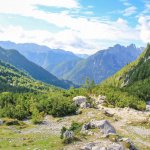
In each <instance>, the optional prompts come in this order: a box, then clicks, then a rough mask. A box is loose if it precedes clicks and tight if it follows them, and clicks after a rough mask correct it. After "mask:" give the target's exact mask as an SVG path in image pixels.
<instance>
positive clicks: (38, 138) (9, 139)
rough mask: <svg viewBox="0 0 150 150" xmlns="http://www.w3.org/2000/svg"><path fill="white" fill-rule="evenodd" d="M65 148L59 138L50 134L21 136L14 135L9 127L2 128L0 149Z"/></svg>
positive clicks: (0, 131)
mask: <svg viewBox="0 0 150 150" xmlns="http://www.w3.org/2000/svg"><path fill="white" fill-rule="evenodd" d="M62 147H63V144H62V141H61V139H60V138H59V136H56V135H48V134H19V133H14V132H13V131H12V130H11V129H9V127H7V126H0V149H2V150H5V149H6V150H26V149H27V148H30V149H35V148H38V149H42V150H43V149H50V150H60V149H61V148H62Z"/></svg>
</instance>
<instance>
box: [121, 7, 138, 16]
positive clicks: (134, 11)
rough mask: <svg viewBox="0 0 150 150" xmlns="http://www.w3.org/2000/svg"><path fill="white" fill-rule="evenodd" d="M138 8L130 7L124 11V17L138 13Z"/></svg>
mask: <svg viewBox="0 0 150 150" xmlns="http://www.w3.org/2000/svg"><path fill="white" fill-rule="evenodd" d="M136 10H137V8H136V7H135V6H130V7H128V8H126V9H125V10H124V11H123V15H124V16H131V15H133V14H135V13H136Z"/></svg>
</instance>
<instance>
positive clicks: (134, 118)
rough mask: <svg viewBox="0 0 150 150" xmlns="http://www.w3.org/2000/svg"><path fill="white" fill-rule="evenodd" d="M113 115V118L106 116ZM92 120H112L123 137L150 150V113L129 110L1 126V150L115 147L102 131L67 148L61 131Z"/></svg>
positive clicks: (87, 111)
mask: <svg viewBox="0 0 150 150" xmlns="http://www.w3.org/2000/svg"><path fill="white" fill-rule="evenodd" d="M104 111H107V112H109V113H110V114H112V116H111V117H109V116H107V115H105V114H104V113H103V112H104ZM92 119H95V120H104V119H105V120H108V121H109V122H110V123H111V124H112V125H113V126H114V128H115V129H116V131H117V133H118V134H119V135H120V136H123V137H125V138H130V139H131V140H132V141H133V143H134V145H135V146H136V147H137V148H138V149H139V150H150V126H148V123H150V112H141V111H136V110H133V109H129V108H107V107H103V106H99V109H93V108H88V109H84V110H83V111H82V114H79V115H75V116H67V117H63V118H53V117H52V116H46V117H45V119H44V122H43V124H40V125H32V124H31V122H30V121H29V120H25V121H24V122H25V123H26V124H27V125H26V127H25V128H20V127H17V126H5V125H3V126H0V149H2V150H5V149H6V150H7V149H8V150H14V149H15V150H27V149H28V150H78V149H80V148H82V147H83V146H84V145H85V144H87V143H89V142H101V143H102V144H103V145H108V144H111V143H113V141H111V140H110V139H108V138H105V137H103V136H102V133H101V132H100V131H99V130H98V129H91V130H90V131H89V134H88V135H87V136H85V137H81V138H80V139H79V141H76V142H74V143H72V144H69V145H63V144H62V140H61V139H60V131H61V128H62V127H63V126H65V127H69V126H70V125H71V123H72V121H74V122H80V123H85V122H89V121H91V120H92Z"/></svg>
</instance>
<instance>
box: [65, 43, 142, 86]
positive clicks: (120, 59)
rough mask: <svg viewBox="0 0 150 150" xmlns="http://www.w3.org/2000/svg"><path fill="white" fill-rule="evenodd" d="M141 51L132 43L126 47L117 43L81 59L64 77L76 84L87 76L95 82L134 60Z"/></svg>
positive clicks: (82, 81)
mask: <svg viewBox="0 0 150 150" xmlns="http://www.w3.org/2000/svg"><path fill="white" fill-rule="evenodd" d="M141 52H142V49H139V48H137V47H136V46H135V45H134V44H131V45H129V46H127V47H125V46H121V45H119V44H117V45H115V46H114V47H109V48H108V49H105V50H101V51H99V52H97V53H96V54H94V55H92V56H89V57H88V58H87V59H84V60H81V61H80V62H78V63H77V64H76V66H75V67H74V68H73V69H72V70H71V71H70V72H68V73H67V74H65V76H64V78H65V79H68V80H70V81H73V82H74V83H76V84H83V83H84V82H85V79H86V78H87V77H88V78H89V79H91V80H94V81H95V82H96V83H100V82H101V81H103V80H104V79H106V78H108V77H110V76H111V75H113V74H114V73H116V72H117V71H118V70H119V69H121V68H122V67H124V66H125V65H126V64H128V63H130V62H132V61H134V60H135V59H136V58H137V57H138V56H139V55H140V54H141Z"/></svg>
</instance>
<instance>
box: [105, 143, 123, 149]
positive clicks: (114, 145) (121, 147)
mask: <svg viewBox="0 0 150 150" xmlns="http://www.w3.org/2000/svg"><path fill="white" fill-rule="evenodd" d="M107 150H125V148H124V147H123V146H122V145H120V144H116V143H113V144H111V145H109V146H108V147H107Z"/></svg>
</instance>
